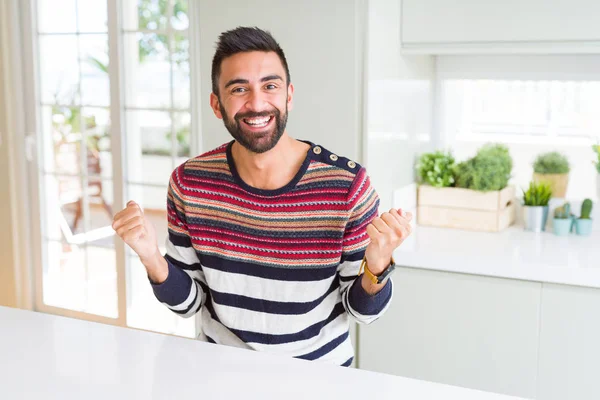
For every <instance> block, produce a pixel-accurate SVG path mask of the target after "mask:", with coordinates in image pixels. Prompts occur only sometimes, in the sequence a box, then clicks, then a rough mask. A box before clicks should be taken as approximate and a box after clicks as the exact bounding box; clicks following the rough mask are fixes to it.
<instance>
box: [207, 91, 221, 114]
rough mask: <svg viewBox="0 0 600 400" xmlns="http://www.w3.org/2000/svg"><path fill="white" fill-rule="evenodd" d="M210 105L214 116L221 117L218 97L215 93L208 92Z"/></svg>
mask: <svg viewBox="0 0 600 400" xmlns="http://www.w3.org/2000/svg"><path fill="white" fill-rule="evenodd" d="M210 107H211V108H212V110H213V113H215V116H216V117H217V118H219V119H223V114H221V107H219V97H217V95H216V94H214V93H211V94H210Z"/></svg>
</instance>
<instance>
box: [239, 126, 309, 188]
mask: <svg viewBox="0 0 600 400" xmlns="http://www.w3.org/2000/svg"><path fill="white" fill-rule="evenodd" d="M308 148H309V145H308V144H306V143H303V142H300V141H298V140H295V139H293V138H291V137H290V136H288V134H287V133H286V132H284V133H283V135H282V136H281V139H279V142H277V144H276V145H275V147H273V148H272V149H271V150H269V151H267V152H265V153H261V154H256V153H253V152H251V151H249V150H248V149H246V148H245V147H243V146H241V145H240V144H239V143H238V142H234V143H233V146H232V148H231V155H232V156H233V160H234V162H235V166H236V169H237V171H238V174H239V175H240V178H241V179H242V180H243V181H244V182H246V183H247V184H248V185H250V186H252V187H255V188H257V189H265V190H275V189H279V188H281V187H283V186H285V185H287V184H288V183H289V182H290V181H291V180H292V179H293V178H294V176H295V175H296V173H297V172H298V170H299V169H300V166H301V165H302V162H304V159H305V158H306V152H307V150H308Z"/></svg>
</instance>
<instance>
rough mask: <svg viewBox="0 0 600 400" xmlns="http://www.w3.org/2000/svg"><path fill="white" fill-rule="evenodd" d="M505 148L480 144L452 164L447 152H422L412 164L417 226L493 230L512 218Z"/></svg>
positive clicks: (509, 166)
mask: <svg viewBox="0 0 600 400" xmlns="http://www.w3.org/2000/svg"><path fill="white" fill-rule="evenodd" d="M512 165H513V162H512V158H511V156H510V154H509V151H508V147H506V146H504V145H502V144H492V143H489V144H485V145H483V146H482V147H481V148H480V149H478V151H477V153H476V154H475V155H474V156H473V157H472V158H470V159H468V160H466V161H464V162H462V163H460V164H458V165H456V164H455V163H454V157H452V155H451V154H450V153H449V152H440V151H437V152H434V153H425V154H423V155H421V156H420V157H419V160H418V163H417V164H416V175H417V176H418V180H419V186H418V188H417V222H418V224H419V225H426V226H437V227H447V228H456V229H467V230H475V231H484V232H498V231H501V230H503V229H504V228H506V227H508V226H510V225H511V224H512V223H513V222H514V220H515V214H516V211H515V210H516V205H515V198H516V195H515V187H514V186H512V185H508V181H509V179H510V176H511V171H512Z"/></svg>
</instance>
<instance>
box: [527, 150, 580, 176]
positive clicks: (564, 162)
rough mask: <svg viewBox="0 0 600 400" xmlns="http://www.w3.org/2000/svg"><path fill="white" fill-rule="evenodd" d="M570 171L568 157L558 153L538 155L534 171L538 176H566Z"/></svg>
mask: <svg viewBox="0 0 600 400" xmlns="http://www.w3.org/2000/svg"><path fill="white" fill-rule="evenodd" d="M570 169H571V167H570V165H569V160H568V159H567V157H566V156H564V155H563V154H560V153H559V152H556V151H551V152H548V153H542V154H540V155H538V156H537V158H536V159H535V161H534V163H533V171H534V172H535V173H538V174H566V173H568V172H569V171H570Z"/></svg>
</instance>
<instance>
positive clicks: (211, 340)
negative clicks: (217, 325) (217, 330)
mask: <svg viewBox="0 0 600 400" xmlns="http://www.w3.org/2000/svg"><path fill="white" fill-rule="evenodd" d="M204 336H206V340H208V343H214V344H217V342H215V340H214V339H213V338H211V337H210V336H208V335H207V334H206V333H205V334H204Z"/></svg>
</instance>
